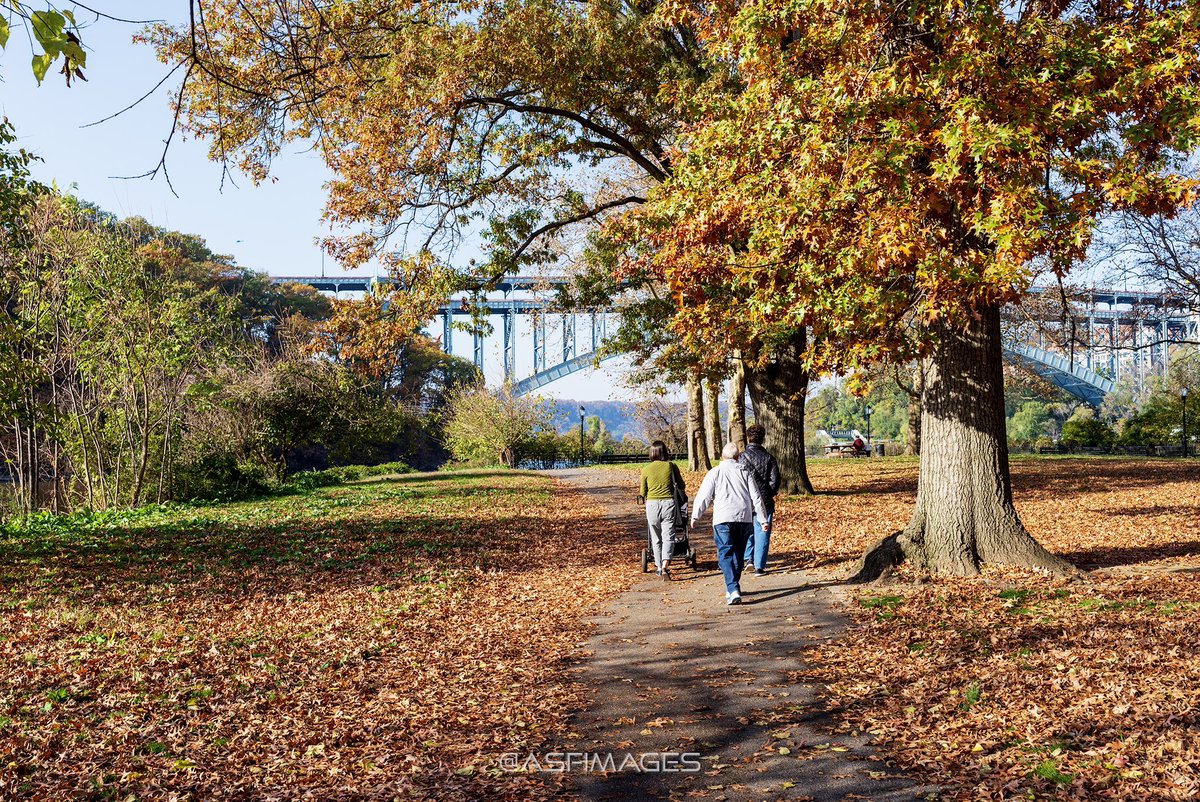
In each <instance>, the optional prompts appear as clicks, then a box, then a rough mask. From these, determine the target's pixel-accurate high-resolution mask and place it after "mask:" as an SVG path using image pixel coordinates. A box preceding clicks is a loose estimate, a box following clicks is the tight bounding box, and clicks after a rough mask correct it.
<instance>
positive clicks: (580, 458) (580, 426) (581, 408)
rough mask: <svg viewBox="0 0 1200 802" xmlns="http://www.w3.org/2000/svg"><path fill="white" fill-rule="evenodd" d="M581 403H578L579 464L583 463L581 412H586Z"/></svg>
mask: <svg viewBox="0 0 1200 802" xmlns="http://www.w3.org/2000/svg"><path fill="white" fill-rule="evenodd" d="M586 411H587V410H585V409H584V408H583V404H580V405H579V464H580V465H582V464H583V413H584V412H586Z"/></svg>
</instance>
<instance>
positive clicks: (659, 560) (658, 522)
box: [646, 498, 675, 569]
mask: <svg viewBox="0 0 1200 802" xmlns="http://www.w3.org/2000/svg"><path fill="white" fill-rule="evenodd" d="M646 523H647V525H649V527H650V547H651V550H652V551H653V552H654V564H655V565H657V566H658V567H659V569H661V568H662V567H663V564H664V563H666V562H667V561H669V560H670V559H671V534H672V533H673V532H674V531H675V499H673V498H654V499H646Z"/></svg>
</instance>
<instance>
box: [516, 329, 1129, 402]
mask: <svg viewBox="0 0 1200 802" xmlns="http://www.w3.org/2000/svg"><path fill="white" fill-rule="evenodd" d="M616 356H618V355H617V354H606V353H604V352H592V353H588V354H580V355H579V356H577V357H575V358H574V359H569V360H567V361H566V362H562V363H560V364H558V365H555V366H554V367H551V368H547V369H546V370H542V371H538V372H537V373H535V374H533V375H532V376H529V377H528V378H525V379H522V380H520V381H519V382H516V383H515V384H514V385H513V394H514V395H527V394H529V393H532V392H536V391H537V390H540V389H541V388H543V387H545V386H546V385H548V384H550V383H552V382H555V381H558V380H559V379H562V378H565V377H567V376H570V375H571V374H572V373H578V372H579V371H581V370H585V369H586V368H590V367H594V366H596V365H598V364H600V363H601V362H606V361H608V360H610V359H613V358H615V357H616ZM1004 357H1005V358H1006V359H1008V360H1009V361H1010V362H1015V363H1017V364H1020V365H1021V366H1022V367H1025V368H1027V369H1028V370H1031V371H1033V372H1034V373H1036V374H1037V375H1039V376H1041V377H1042V378H1043V379H1046V380H1047V381H1049V382H1050V383H1051V384H1053V385H1054V386H1056V387H1060V388H1062V389H1063V390H1065V391H1066V392H1068V393H1070V394H1071V395H1072V396H1074V397H1075V398H1078V399H1079V400H1080V401H1083V402H1084V403H1086V404H1089V405H1091V406H1093V407H1097V408H1098V407H1099V406H1100V404H1101V403H1103V401H1104V397H1105V396H1106V395H1108V394H1109V393H1111V392H1112V390H1113V381H1112V380H1111V379H1108V378H1105V377H1104V376H1101V375H1100V374H1098V373H1096V372H1095V371H1093V370H1088V369H1087V368H1086V367H1084V366H1082V365H1080V364H1078V363H1076V364H1071V361H1070V360H1069V359H1067V358H1066V357H1064V356H1061V355H1060V354H1055V353H1053V352H1051V351H1046V350H1044V349H1042V348H1036V347H1034V346H1032V345H1026V344H1022V343H1013V342H1009V343H1005V345H1004Z"/></svg>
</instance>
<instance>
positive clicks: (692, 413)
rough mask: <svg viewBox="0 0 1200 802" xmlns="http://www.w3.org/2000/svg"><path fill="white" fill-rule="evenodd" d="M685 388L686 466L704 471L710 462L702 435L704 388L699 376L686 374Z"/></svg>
mask: <svg viewBox="0 0 1200 802" xmlns="http://www.w3.org/2000/svg"><path fill="white" fill-rule="evenodd" d="M686 389H687V399H688V411H687V417H688V420H687V441H688V468H689V469H690V470H693V471H699V470H705V471H706V470H708V469H709V468H711V467H712V463H711V462H710V461H709V459H708V444H707V443H706V442H705V437H704V390H703V388H702V387H701V386H700V377H698V376H696V375H694V374H688V378H687V385H686Z"/></svg>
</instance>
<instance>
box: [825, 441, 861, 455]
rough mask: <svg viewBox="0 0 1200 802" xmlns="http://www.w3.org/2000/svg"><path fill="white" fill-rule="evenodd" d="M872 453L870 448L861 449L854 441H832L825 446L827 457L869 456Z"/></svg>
mask: <svg viewBox="0 0 1200 802" xmlns="http://www.w3.org/2000/svg"><path fill="white" fill-rule="evenodd" d="M870 455H871V452H870V451H869V450H867V449H863V450H862V451H859V450H858V449H856V448H855V447H854V444H853V443H830V444H829V445H827V446H825V456H827V457H869V456H870Z"/></svg>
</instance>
